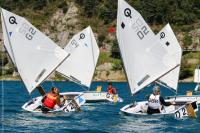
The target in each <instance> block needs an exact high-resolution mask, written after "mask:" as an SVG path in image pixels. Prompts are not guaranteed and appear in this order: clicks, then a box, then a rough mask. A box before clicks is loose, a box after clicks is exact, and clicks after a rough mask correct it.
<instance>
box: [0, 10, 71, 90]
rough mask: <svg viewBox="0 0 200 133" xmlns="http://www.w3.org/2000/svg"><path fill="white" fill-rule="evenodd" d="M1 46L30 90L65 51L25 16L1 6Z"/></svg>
mask: <svg viewBox="0 0 200 133" xmlns="http://www.w3.org/2000/svg"><path fill="white" fill-rule="evenodd" d="M1 21H2V29H3V37H4V45H5V47H6V50H7V51H8V53H9V55H10V57H11V59H12V61H13V62H14V64H15V65H16V67H17V69H18V72H19V74H20V76H21V78H22V80H23V82H24V84H25V86H26V88H27V90H28V92H29V93H31V92H32V91H33V90H34V89H35V88H36V86H38V85H39V84H40V83H41V82H43V81H44V80H45V79H46V78H47V77H48V76H49V75H50V74H51V73H52V72H53V71H54V70H55V69H56V68H57V67H58V65H60V64H61V63H62V62H63V61H64V59H65V58H66V57H67V55H68V53H67V52H66V51H64V50H63V49H61V48H60V47H58V46H57V45H56V44H55V43H54V42H53V41H52V40H51V39H49V38H48V37H47V36H46V35H44V34H43V33H42V32H40V31H39V30H38V29H37V28H35V27H34V26H33V25H32V24H31V23H29V22H28V21H27V20H26V19H25V18H23V17H20V16H18V15H16V14H14V13H11V12H9V11H7V10H5V9H2V8H1Z"/></svg>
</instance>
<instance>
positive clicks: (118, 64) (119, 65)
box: [112, 59, 122, 70]
mask: <svg viewBox="0 0 200 133" xmlns="http://www.w3.org/2000/svg"><path fill="white" fill-rule="evenodd" d="M112 63H113V66H112V67H113V68H112V69H113V70H122V62H121V60H119V59H115V60H113V62H112Z"/></svg>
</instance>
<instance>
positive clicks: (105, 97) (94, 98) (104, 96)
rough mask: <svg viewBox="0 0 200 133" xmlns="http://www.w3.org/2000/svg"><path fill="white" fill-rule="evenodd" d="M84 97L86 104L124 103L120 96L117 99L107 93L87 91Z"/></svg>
mask: <svg viewBox="0 0 200 133" xmlns="http://www.w3.org/2000/svg"><path fill="white" fill-rule="evenodd" d="M83 96H84V98H85V100H86V102H123V99H122V98H120V97H119V96H118V95H116V97H115V96H114V95H113V94H109V93H107V92H96V91H86V92H84V95H83ZM115 98H116V99H115Z"/></svg>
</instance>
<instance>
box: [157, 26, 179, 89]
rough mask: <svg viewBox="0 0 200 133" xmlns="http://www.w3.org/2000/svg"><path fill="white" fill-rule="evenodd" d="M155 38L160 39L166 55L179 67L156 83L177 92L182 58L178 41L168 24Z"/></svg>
mask: <svg viewBox="0 0 200 133" xmlns="http://www.w3.org/2000/svg"><path fill="white" fill-rule="evenodd" d="M156 38H157V39H160V42H161V43H162V44H165V45H166V46H167V47H165V48H166V50H167V52H168V54H169V55H171V56H172V58H173V59H174V60H175V61H176V64H179V66H177V67H176V68H175V69H174V70H172V71H170V72H169V73H167V74H166V75H164V76H163V77H161V78H160V79H159V80H158V81H159V82H161V83H162V84H164V85H166V86H168V87H170V88H172V89H174V90H177V86H178V79H179V71H180V64H181V56H182V49H181V46H180V45H179V43H178V40H177V39H176V36H175V35H174V32H173V30H172V28H171V27H170V25H169V24H167V25H166V26H165V27H164V28H163V29H162V30H161V31H160V32H159V33H158V34H157V35H156Z"/></svg>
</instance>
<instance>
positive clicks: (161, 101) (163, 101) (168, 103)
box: [160, 97, 173, 106]
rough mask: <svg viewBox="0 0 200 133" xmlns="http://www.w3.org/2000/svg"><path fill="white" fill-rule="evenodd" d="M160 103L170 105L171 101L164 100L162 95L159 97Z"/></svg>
mask: <svg viewBox="0 0 200 133" xmlns="http://www.w3.org/2000/svg"><path fill="white" fill-rule="evenodd" d="M160 103H161V104H162V105H164V106H170V105H172V104H173V103H171V102H165V100H164V98H163V97H160Z"/></svg>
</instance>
